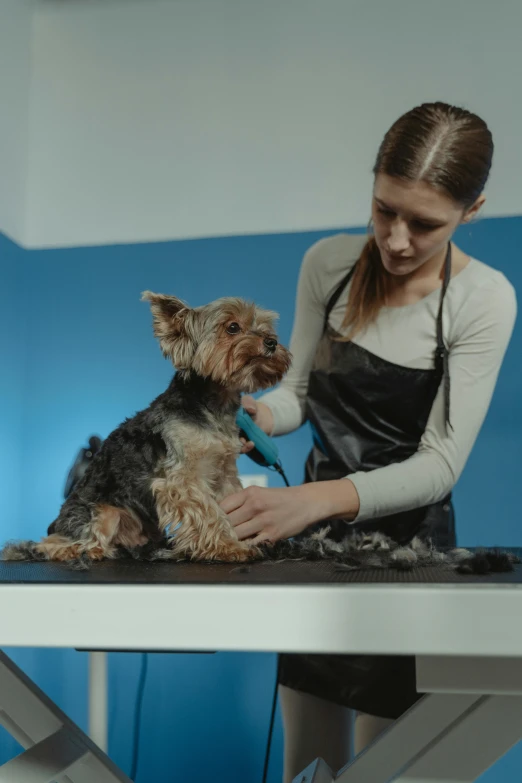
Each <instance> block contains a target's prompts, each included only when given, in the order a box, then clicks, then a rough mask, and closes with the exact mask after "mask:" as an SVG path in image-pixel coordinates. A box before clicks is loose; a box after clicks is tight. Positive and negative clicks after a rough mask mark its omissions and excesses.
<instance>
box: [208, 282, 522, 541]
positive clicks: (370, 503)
mask: <svg viewBox="0 0 522 783" xmlns="http://www.w3.org/2000/svg"><path fill="white" fill-rule="evenodd" d="M516 311H517V305H516V296H515V292H514V289H513V288H512V286H511V285H510V284H509V283H508V282H507V281H505V280H503V281H501V282H500V283H499V285H498V286H496V287H495V289H494V290H491V288H490V289H489V290H485V289H482V290H480V291H478V292H476V293H475V295H473V296H472V298H471V299H470V300H468V302H467V303H466V312H468V313H471V314H472V316H471V317H468V318H467V322H466V323H465V324H464V325H463V328H462V329H461V331H460V333H459V336H458V338H457V340H456V341H455V343H454V344H453V345H452V346H451V349H450V358H449V370H450V378H451V411H450V415H451V423H452V427H453V430H452V429H449V430H448V432H446V428H445V421H444V394H443V386H442V384H441V387H440V389H439V392H438V394H437V396H436V399H435V402H434V404H433V407H432V411H431V414H430V417H429V420H428V423H427V426H426V430H425V433H424V436H423V438H422V440H421V443H420V445H419V449H418V450H417V452H416V453H415V454H414V455H413V456H412V457H410V458H409V459H406V460H404V461H403V462H399V463H396V464H392V465H388V466H387V467H384V468H378V469H376V470H372V471H368V472H363V471H359V472H357V473H354V474H352V475H350V476H347V477H345V478H341V479H337V480H334V481H324V482H316V483H311V484H305V485H303V486H299V487H290V488H277V489H272V488H269V489H263V488H260V487H249V488H248V489H246V490H243V492H239V493H236V494H234V495H231V496H229V497H228V498H225V500H224V501H223V503H222V506H223V509H224V511H225V513H227V514H229V516H230V519H231V522H232V524H233V525H234V526H235V527H236V531H237V533H238V535H239V537H240V538H241V539H243V538H248V537H250V536H255V537H256V538H255V540H256V541H264V540H278V539H279V538H288V537H289V536H292V535H297V534H298V533H299V532H302V531H303V530H304V529H305V528H306V527H308V526H309V525H312V524H313V523H314V522H318V521H320V520H322V519H332V518H344V519H347V520H352V521H353V520H355V521H360V520H361V521H362V520H366V519H372V518H373V519H374V518H378V517H381V516H386V515H388V514H393V513H398V512H401V511H407V510H410V509H412V508H418V507H422V506H425V505H428V504H430V503H434V502H437V501H440V500H442V499H443V498H444V497H445V496H446V495H447V494H448V493H449V492H450V491H451V490H452V488H453V486H454V485H455V483H456V481H457V479H458V478H459V476H460V474H461V473H462V470H463V468H464V466H465V464H466V461H467V459H468V456H469V454H470V452H471V449H472V447H473V445H474V443H475V440H476V438H477V435H478V433H479V431H480V428H481V426H482V423H483V421H484V418H485V416H486V414H487V411H488V408H489V405H490V402H491V398H492V395H493V392H494V389H495V385H496V382H497V377H498V373H499V371H500V367H501V365H502V361H503V358H504V355H505V352H506V349H507V346H508V344H509V340H510V338H511V334H512V331H513V326H514V323H515V319H516Z"/></svg>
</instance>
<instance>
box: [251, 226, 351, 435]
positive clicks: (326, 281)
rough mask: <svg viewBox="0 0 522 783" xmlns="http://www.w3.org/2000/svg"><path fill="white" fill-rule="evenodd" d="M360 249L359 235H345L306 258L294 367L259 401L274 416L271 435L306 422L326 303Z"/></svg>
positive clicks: (292, 349)
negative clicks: (312, 371) (309, 389)
mask: <svg viewBox="0 0 522 783" xmlns="http://www.w3.org/2000/svg"><path fill="white" fill-rule="evenodd" d="M360 249H361V238H360V237H359V236H358V235H347V234H343V235H336V236H332V237H327V238H325V239H320V240H319V241H318V242H316V243H315V244H314V245H312V246H311V247H310V248H309V250H308V251H307V252H306V253H305V255H304V258H303V262H302V264H301V269H300V271H299V279H298V283H297V293H296V300H295V316H294V323H293V327H292V334H291V338H290V345H289V349H290V352H291V354H292V366H291V368H290V370H289V372H288V373H287V375H286V377H285V378H284V380H283V381H282V382H281V384H280V385H279V387H278V388H277V389H275V390H273V391H270V392H268V393H266V394H264V395H262V396H261V397H259V398H258V400H257V402H258V404H260V405H265V406H267V408H269V409H270V413H271V414H272V417H271V418H272V420H273V427H272V430H271V431H270V432H267V434H268V435H286V434H287V433H289V432H293V431H294V430H296V429H298V428H299V427H300V426H301V425H302V424H303V423H304V421H305V402H306V392H307V388H308V376H309V374H310V370H311V367H312V363H313V360H314V356H315V351H316V348H317V343H318V341H319V339H320V338H321V335H322V332H323V322H324V312H325V306H326V300H327V298H328V296H329V293H330V291H331V290H332V289H333V288H334V287H335V285H336V284H337V282H338V280H339V279H340V276H342V274H343V273H346V271H348V269H349V268H350V265H351V264H353V263H355V260H356V258H357V256H358V254H359V253H360ZM339 272H340V275H339ZM261 415H262V417H263V418H262V420H263V421H270V418H267V417H266V412H265V411H263V412H262V414H261ZM260 419H261V416H260Z"/></svg>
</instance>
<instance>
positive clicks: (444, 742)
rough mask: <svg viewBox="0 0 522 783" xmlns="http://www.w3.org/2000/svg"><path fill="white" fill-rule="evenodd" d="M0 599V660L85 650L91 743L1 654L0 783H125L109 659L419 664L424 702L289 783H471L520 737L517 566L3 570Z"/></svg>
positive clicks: (521, 594) (521, 635) (521, 641)
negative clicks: (356, 751) (377, 657)
mask: <svg viewBox="0 0 522 783" xmlns="http://www.w3.org/2000/svg"><path fill="white" fill-rule="evenodd" d="M512 551H516V552H517V554H519V555H520V554H522V552H521V551H520V550H518V551H517V550H512ZM0 591H1V599H2V600H1V601H0V646H6V647H7V646H27V647H71V648H75V649H82V650H88V651H91V672H90V673H91V689H90V709H91V716H90V717H91V723H90V727H91V728H90V734H91V736H90V737H88V736H86V735H85V734H84V733H83V732H82V731H81V730H80V729H79V728H78V727H77V726H76V725H75V724H74V723H73V722H72V721H71V720H69V719H68V718H67V717H66V716H65V715H64V714H63V713H62V712H61V711H60V710H59V709H58V708H57V706H56V705H55V704H54V703H53V702H51V700H50V699H48V698H47V697H46V696H45V694H43V693H42V692H41V691H40V690H39V689H38V688H37V687H36V685H35V684H34V683H33V682H31V680H29V678H27V677H26V676H25V675H24V673H23V672H22V671H21V670H20V669H19V668H18V667H17V666H15V664H14V663H12V661H10V659H9V658H8V657H7V656H6V655H5V654H3V653H0V723H2V725H3V726H4V727H5V728H6V729H7V730H8V731H9V732H10V733H11V734H12V735H13V736H14V737H15V738H16V739H17V740H18V741H19V742H20V743H21V745H22V746H23V747H24V748H26V749H27V750H25V751H24V752H23V753H22V754H21V755H19V756H17V757H16V758H15V759H13V760H11V761H9V762H8V763H7V764H5V765H3V766H2V767H0V783H4V781H6V782H7V781H9V783H17V782H18V781H20V783H51V782H52V781H60V783H62V782H64V783H93V781H96V783H114V782H115V781H120V783H123V782H125V783H129V778H128V777H127V776H126V775H125V774H124V773H123V772H122V771H121V770H119V769H118V768H117V767H116V766H115V765H114V764H113V763H112V762H111V761H110V759H109V758H108V757H107V756H106V754H105V753H104V748H105V742H106V739H105V732H106V714H105V699H106V690H105V682H104V677H105V666H104V652H105V651H110V650H129V651H131V650H132V651H135V650H141V651H142V650H163V651H168V650H172V651H201V652H204V651H206V652H208V651H220V650H236V651H237V650H240V651H256V652H260V651H266V652H275V651H278V652H316V653H375V654H378V653H393V654H397V655H400V654H413V655H415V656H416V657H417V680H418V687H419V690H420V691H422V692H423V693H426V694H427V695H426V696H424V697H423V698H422V699H421V700H420V701H419V702H418V703H417V704H416V705H415V706H414V707H413V708H412V709H411V710H409V711H408V712H407V713H406V714H405V715H404V716H402V717H401V718H400V719H399V720H398V721H396V722H395V723H394V724H393V725H392V726H391V727H390V728H389V729H388V730H387V731H386V732H385V733H384V734H383V735H381V737H380V738H378V740H377V741H376V742H375V743H373V744H372V745H371V746H370V747H369V748H368V749H366V750H365V751H364V752H363V753H361V754H360V755H359V756H358V757H357V758H356V759H355V760H354V761H353V762H352V763H351V764H349V765H348V766H347V767H345V768H344V769H343V770H333V771H332V770H329V769H328V768H327V767H326V765H325V764H324V763H323V762H322V761H321V760H317V761H316V762H314V764H312V765H311V766H310V768H308V769H307V770H304V771H303V773H302V775H300V776H298V778H297V779H296V780H297V781H299V783H311V781H314V783H333V781H335V783H356V781H357V782H359V781H364V783H387V782H388V781H391V780H394V781H401V783H425V781H427V780H429V781H430V783H436V782H437V781H438V782H439V783H442V781H444V783H450V781H451V783H468V781H474V780H476V779H477V778H478V777H479V776H480V775H481V774H482V773H483V772H484V771H485V770H486V769H487V768H488V767H489V766H491V765H492V764H493V763H494V762H495V761H496V760H497V759H498V758H499V757H500V756H502V755H503V754H505V753H506V752H507V751H508V750H509V748H510V747H512V746H513V745H514V744H515V743H516V742H517V741H518V740H519V739H521V738H522V566H517V567H516V569H515V571H514V572H513V573H509V574H500V575H498V574H496V575H492V576H486V577H471V576H461V575H459V574H456V573H454V572H451V571H445V570H442V569H439V568H424V569H416V570H414V571H410V572H399V571H388V570H386V571H367V572H361V571H346V570H340V569H338V568H336V566H335V565H333V564H331V563H324V562H323V563H321V562H316V563H305V562H286V563H257V564H253V565H248V566H241V565H239V566H233V565H206V564H205V565H201V564H173V563H136V562H133V561H120V562H116V563H100V564H98V565H95V566H94V567H93V568H92V569H91V570H90V571H87V572H85V571H71V570H68V569H67V568H66V567H64V566H61V565H55V564H51V563H0ZM137 616H138V617H139V618H140V623H139V632H138V631H137V630H136V625H137V624H136V617H137ZM165 617H168V618H169V619H170V620H171V622H169V623H167V624H166V623H164V622H158V618H162V619H164V618H165ZM21 618H23V622H22V621H21ZM238 618H240V622H238ZM93 740H96V742H95V741H93ZM100 745H101V746H102V747H100Z"/></svg>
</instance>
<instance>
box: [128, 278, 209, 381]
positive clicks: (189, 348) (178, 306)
mask: <svg viewBox="0 0 522 783" xmlns="http://www.w3.org/2000/svg"><path fill="white" fill-rule="evenodd" d="M141 299H142V301H147V302H150V309H151V312H152V322H153V329H154V335H155V336H156V337H157V338H158V340H159V344H160V348H161V350H162V353H163V355H164V356H165V357H167V358H169V359H171V361H172V363H173V364H174V366H175V367H177V368H178V369H179V370H186V369H188V368H189V367H190V364H191V361H192V358H193V356H194V351H195V347H196V346H195V343H194V340H193V336H192V331H193V330H192V329H191V326H192V321H193V313H194V311H193V310H192V309H191V308H190V307H189V306H188V305H187V304H185V302H183V301H182V300H181V299H178V298H177V297H176V296H167V295H166V294H155V293H153V292H152V291H144V292H143V293H142V295H141Z"/></svg>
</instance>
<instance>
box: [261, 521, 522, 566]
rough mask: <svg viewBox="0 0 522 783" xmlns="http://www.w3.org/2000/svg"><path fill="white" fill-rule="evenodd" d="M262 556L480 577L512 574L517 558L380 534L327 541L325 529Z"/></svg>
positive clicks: (277, 545)
mask: <svg viewBox="0 0 522 783" xmlns="http://www.w3.org/2000/svg"><path fill="white" fill-rule="evenodd" d="M263 554H264V556H265V557H266V559H269V560H272V561H284V560H308V561H314V560H315V561H317V560H330V561H333V562H334V563H335V564H336V566H337V567H338V568H339V569H341V570H350V571H355V570H372V569H386V568H388V569H394V570H399V571H411V570H412V569H414V568H425V567H427V566H437V567H439V568H444V569H451V570H454V571H457V572H458V573H461V574H475V575H480V576H484V575H487V574H493V573H505V572H509V571H513V568H514V565H515V564H517V563H520V559H519V558H518V557H516V555H513V554H511V553H507V552H501V551H500V550H498V549H494V550H486V549H484V550H482V549H481V550H478V551H477V552H471V551H470V550H469V549H460V548H459V549H450V550H448V551H442V550H440V549H437V548H436V547H434V546H432V545H431V544H429V543H426V542H424V541H422V540H421V539H420V538H413V539H412V540H411V542H410V543H409V544H406V545H400V544H397V543H396V542H395V541H393V540H392V539H391V538H388V537H387V536H385V535H383V534H382V533H372V534H370V535H364V534H360V533H354V534H353V535H350V536H347V537H346V538H345V539H343V540H342V541H340V542H336V541H333V540H332V539H330V538H328V529H327V528H326V529H325V530H322V531H321V532H320V533H317V534H315V535H312V536H310V537H308V538H304V539H299V540H288V541H278V542H277V543H275V544H273V545H269V546H266V547H264V549H263Z"/></svg>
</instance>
